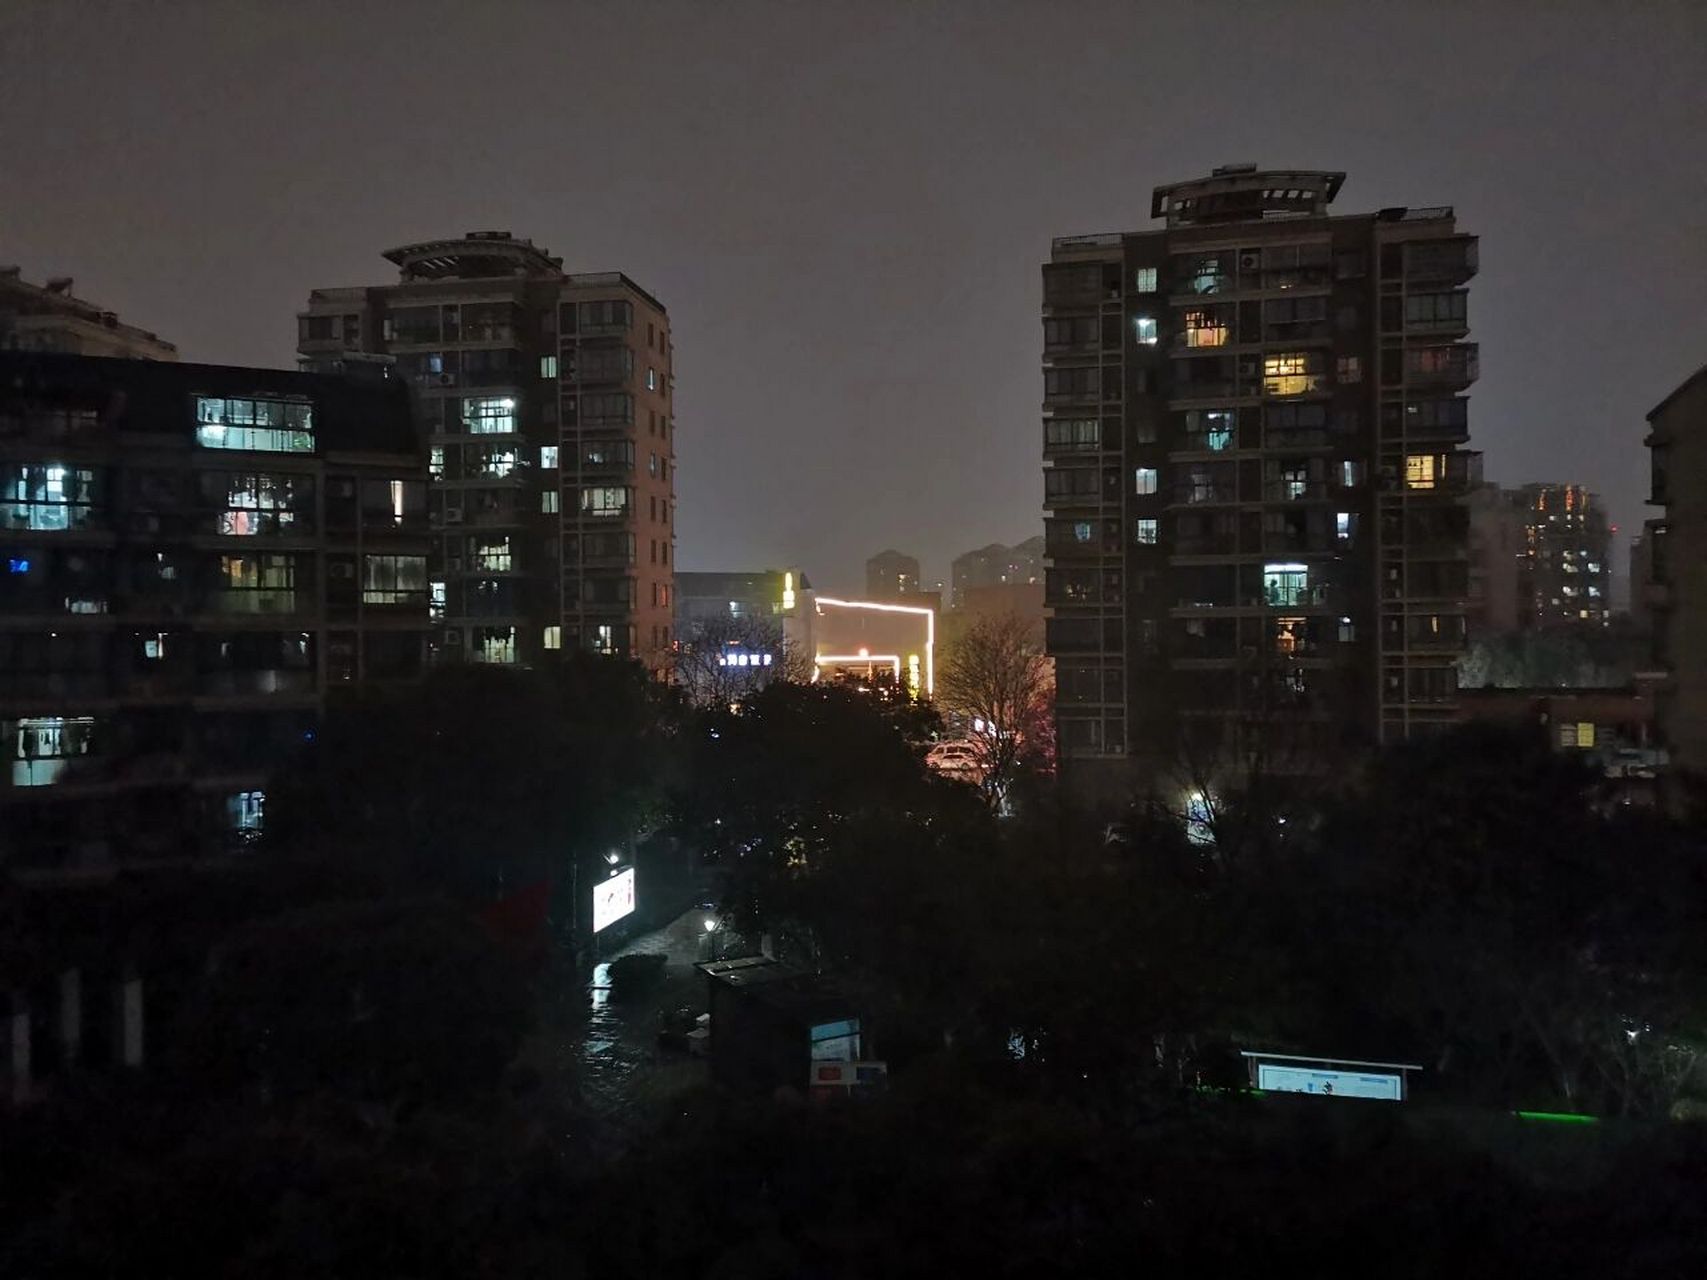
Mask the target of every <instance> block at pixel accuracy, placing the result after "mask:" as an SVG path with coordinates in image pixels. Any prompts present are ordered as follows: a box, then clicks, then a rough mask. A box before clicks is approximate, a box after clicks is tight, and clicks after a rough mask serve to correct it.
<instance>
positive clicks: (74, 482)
mask: <svg viewBox="0 0 1707 1280" xmlns="http://www.w3.org/2000/svg"><path fill="white" fill-rule="evenodd" d="M94 514H95V473H94V472H93V471H91V470H88V469H86V468H82V467H63V466H60V465H59V464H57V463H47V464H42V463H12V464H8V465H5V466H0V528H6V529H81V528H84V527H86V526H87V525H89V524H90V523H92V522H93V520H94Z"/></svg>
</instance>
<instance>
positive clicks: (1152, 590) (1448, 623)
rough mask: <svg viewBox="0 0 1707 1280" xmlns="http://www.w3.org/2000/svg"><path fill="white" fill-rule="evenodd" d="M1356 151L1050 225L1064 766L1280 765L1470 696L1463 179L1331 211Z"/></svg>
mask: <svg viewBox="0 0 1707 1280" xmlns="http://www.w3.org/2000/svg"><path fill="white" fill-rule="evenodd" d="M1344 177H1345V175H1344V174H1341V173H1332V172H1321V171H1314V170H1277V171H1265V170H1258V169H1257V168H1256V166H1254V165H1233V166H1228V167H1226V168H1223V169H1218V170H1216V171H1215V172H1214V173H1212V174H1210V175H1208V176H1206V177H1203V178H1198V179H1194V180H1192V181H1188V182H1181V183H1175V184H1172V185H1168V186H1161V187H1157V188H1156V190H1155V192H1154V195H1153V198H1152V201H1151V207H1150V215H1151V217H1152V218H1157V219H1162V220H1164V225H1163V227H1161V228H1159V229H1144V230H1136V231H1131V232H1125V233H1115V234H1106V235H1088V236H1068V237H1063V238H1060V239H1057V240H1055V241H1054V244H1053V248H1052V252H1051V254H1050V260H1049V262H1048V263H1047V264H1045V265H1044V267H1043V272H1042V274H1043V281H1042V283H1043V290H1042V293H1043V308H1042V315H1041V317H1040V319H1041V321H1042V329H1043V334H1042V337H1043V351H1042V364H1043V406H1042V407H1043V464H1044V465H1043V503H1044V509H1045V519H1044V537H1045V546H1046V551H1047V556H1048V566H1049V568H1048V603H1049V610H1050V615H1051V616H1050V618H1049V650H1050V653H1051V655H1052V656H1053V657H1054V658H1055V659H1056V677H1057V691H1058V692H1057V698H1056V721H1057V737H1058V741H1059V745H1060V753H1061V757H1062V768H1063V774H1064V777H1065V778H1066V780H1067V781H1068V783H1069V784H1070V785H1073V786H1075V787H1076V788H1077V789H1079V790H1090V791H1093V792H1097V793H1101V794H1105V795H1110V796H1115V795H1121V794H1124V793H1126V792H1127V791H1128V790H1129V789H1130V787H1131V786H1132V785H1134V784H1138V785H1146V784H1151V785H1161V784H1168V785H1171V784H1172V780H1173V779H1174V778H1175V777H1176V772H1175V771H1176V769H1177V766H1178V762H1179V761H1180V759H1181V756H1182V753H1188V754H1190V755H1191V756H1192V757H1193V758H1195V759H1199V760H1203V759H1211V760H1215V759H1218V760H1224V761H1229V762H1231V763H1229V764H1228V766H1227V768H1228V769H1229V770H1236V769H1237V768H1238V767H1240V766H1239V764H1238V762H1239V761H1241V760H1244V759H1248V758H1250V756H1251V755H1252V754H1253V753H1254V752H1256V751H1257V750H1259V749H1260V751H1261V754H1262V756H1263V758H1264V759H1266V760H1268V761H1269V762H1270V767H1272V768H1273V769H1275V770H1277V771H1287V772H1316V771H1321V770H1324V769H1331V768H1333V767H1335V763H1336V762H1337V761H1339V760H1341V759H1343V758H1344V757H1345V756H1346V755H1347V754H1348V753H1354V752H1356V751H1358V750H1361V749H1363V748H1365V747H1367V746H1369V745H1373V744H1376V743H1382V742H1398V741H1404V740H1406V739H1409V738H1413V737H1419V736H1422V735H1425V734H1430V733H1435V732H1438V731H1440V730H1442V729H1444V728H1446V727H1448V726H1450V725H1451V724H1452V723H1453V722H1454V720H1455V719H1456V718H1457V716H1458V706H1457V685H1456V681H1455V665H1454V664H1455V663H1456V661H1457V659H1458V657H1459V655H1460V654H1461V653H1462V651H1463V647H1464V636H1465V601H1466V596H1467V592H1468V574H1467V563H1466V562H1467V533H1468V517H1467V513H1466V511H1465V507H1464V500H1465V495H1466V494H1467V493H1468V492H1469V491H1470V489H1471V488H1473V486H1474V484H1475V482H1476V480H1477V479H1478V470H1479V461H1480V459H1479V455H1476V454H1474V453H1472V452H1470V451H1469V450H1467V449H1466V448H1465V447H1464V446H1465V444H1466V442H1467V440H1468V438H1469V425H1468V406H1469V401H1468V399H1467V397H1466V396H1465V394H1464V392H1465V391H1466V389H1467V388H1468V387H1469V386H1470V385H1471V384H1472V383H1473V382H1474V381H1475V379H1476V376H1477V360H1478V356H1477V348H1476V346H1475V344H1473V343H1470V342H1466V341H1465V340H1464V339H1465V338H1466V337H1467V335H1468V332H1469V318H1468V296H1469V295H1468V290H1467V288H1466V286H1467V284H1468V282H1469V281H1470V279H1471V278H1472V277H1473V276H1474V275H1475V274H1476V269H1477V241H1476V238H1475V237H1474V236H1471V235H1467V234H1465V233H1464V232H1463V231H1462V230H1461V229H1460V228H1459V227H1458V226H1457V224H1456V222H1455V220H1454V217H1453V212H1452V210H1451V209H1450V208H1415V209H1407V208H1388V209H1381V210H1379V211H1375V212H1371V213H1365V214H1359V215H1353V216H1331V215H1330V214H1329V205H1330V203H1331V202H1332V201H1333V199H1334V197H1335V196H1336V195H1337V194H1338V192H1339V189H1340V186H1341V183H1342V182H1343V181H1344Z"/></svg>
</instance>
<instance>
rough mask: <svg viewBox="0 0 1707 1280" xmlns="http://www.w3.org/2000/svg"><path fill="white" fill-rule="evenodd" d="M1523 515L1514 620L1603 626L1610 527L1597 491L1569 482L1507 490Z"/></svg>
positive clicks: (1608, 595)
mask: <svg viewBox="0 0 1707 1280" xmlns="http://www.w3.org/2000/svg"><path fill="white" fill-rule="evenodd" d="M1508 493H1509V500H1510V501H1511V502H1512V503H1513V505H1514V506H1516V508H1517V509H1518V511H1519V512H1520V513H1521V515H1522V519H1523V526H1524V546H1523V554H1522V556H1521V557H1520V558H1519V561H1518V625H1519V626H1522V627H1557V626H1567V627H1580V626H1597V627H1603V626H1605V625H1606V623H1607V620H1608V619H1609V618H1610V617H1611V616H1612V530H1611V528H1610V527H1609V526H1608V525H1607V522H1606V509H1605V508H1604V507H1603V506H1602V505H1601V503H1600V498H1599V496H1598V495H1597V494H1593V493H1590V492H1589V491H1588V490H1587V489H1585V488H1583V487H1582V486H1581V485H1574V484H1526V485H1524V486H1522V487H1521V488H1519V489H1515V490H1510V491H1508Z"/></svg>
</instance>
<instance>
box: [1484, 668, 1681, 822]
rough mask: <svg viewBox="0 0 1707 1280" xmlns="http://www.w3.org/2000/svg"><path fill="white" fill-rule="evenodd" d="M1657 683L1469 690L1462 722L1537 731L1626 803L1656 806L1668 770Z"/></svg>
mask: <svg viewBox="0 0 1707 1280" xmlns="http://www.w3.org/2000/svg"><path fill="white" fill-rule="evenodd" d="M1654 686H1655V677H1653V676H1651V675H1638V676H1637V677H1636V678H1635V679H1634V680H1633V681H1631V683H1630V684H1629V685H1627V686H1625V687H1623V688H1600V689H1492V688H1489V689H1465V690H1464V691H1463V693H1462V694H1461V695H1460V696H1461V697H1462V699H1463V705H1464V717H1465V719H1467V720H1485V721H1489V722H1492V723H1496V724H1506V725H1512V726H1537V727H1539V728H1540V729H1541V730H1542V731H1543V732H1545V733H1546V735H1547V740H1548V742H1549V743H1550V744H1551V745H1552V746H1553V748H1554V749H1555V750H1557V751H1562V752H1567V753H1569V754H1572V755H1577V756H1579V757H1580V758H1582V759H1583V760H1584V761H1586V762H1587V763H1589V764H1591V765H1593V766H1594V767H1595V768H1596V769H1598V770H1600V771H1601V772H1602V773H1603V774H1604V775H1605V776H1606V777H1607V779H1608V781H1609V783H1610V789H1611V791H1612V793H1613V794H1614V795H1615V796H1616V797H1617V798H1618V799H1619V800H1620V801H1621V802H1624V803H1630V804H1652V803H1653V802H1654V800H1655V798H1656V796H1655V788H1656V786H1657V782H1658V779H1659V778H1660V777H1661V776H1662V775H1663V774H1664V773H1665V770H1666V763H1667V762H1666V753H1665V751H1664V749H1663V748H1662V747H1661V746H1660V744H1659V734H1658V729H1657V714H1656V701H1655V696H1654Z"/></svg>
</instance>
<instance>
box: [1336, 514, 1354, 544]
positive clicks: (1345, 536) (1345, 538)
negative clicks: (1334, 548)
mask: <svg viewBox="0 0 1707 1280" xmlns="http://www.w3.org/2000/svg"><path fill="white" fill-rule="evenodd" d="M1356 536H1357V513H1356V512H1355V511H1336V512H1335V513H1334V537H1336V538H1338V539H1339V540H1340V541H1341V542H1350V541H1351V540H1352V539H1353V538H1354V537H1356Z"/></svg>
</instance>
